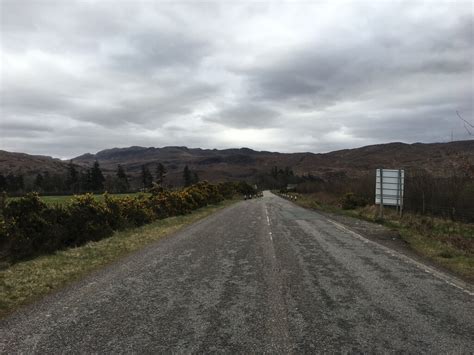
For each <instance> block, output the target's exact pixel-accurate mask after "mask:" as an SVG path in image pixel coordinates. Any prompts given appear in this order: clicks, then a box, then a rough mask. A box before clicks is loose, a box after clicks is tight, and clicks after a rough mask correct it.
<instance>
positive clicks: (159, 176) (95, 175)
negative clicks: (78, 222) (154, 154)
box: [0, 161, 199, 195]
mask: <svg viewBox="0 0 474 355" xmlns="http://www.w3.org/2000/svg"><path fill="white" fill-rule="evenodd" d="M154 167H155V169H154V171H153V170H150V167H149V165H142V167H141V174H140V177H139V180H138V181H137V179H135V180H132V179H131V178H130V176H129V175H127V172H126V171H125V169H124V168H123V167H122V166H121V165H118V166H117V170H116V172H115V174H111V175H104V174H103V173H102V170H101V168H100V165H99V162H98V161H95V162H94V164H93V165H92V166H91V167H90V168H88V169H81V170H80V169H78V168H77V166H76V165H75V164H74V163H73V162H72V161H71V162H69V165H68V168H67V171H66V173H65V174H57V173H56V174H51V173H49V172H47V171H46V172H43V173H38V174H36V176H35V177H34V178H33V179H31V178H26V177H25V176H24V175H23V174H22V173H16V174H13V173H9V174H7V175H3V174H1V173H0V191H5V192H7V193H9V194H10V195H23V194H25V193H27V192H31V191H35V192H39V193H41V194H43V195H48V194H59V195H67V194H78V193H86V192H92V193H102V192H104V191H108V192H111V193H125V192H131V191H141V190H144V189H149V188H151V187H152V186H153V184H158V185H160V186H165V185H166V186H167V187H172V186H170V185H169V184H166V175H167V172H168V171H167V169H166V167H165V166H164V165H163V164H162V163H156V165H155V166H154ZM182 174H183V185H184V186H190V185H192V184H195V183H197V182H199V176H198V175H197V173H196V172H195V171H192V170H191V169H190V168H189V167H188V166H187V165H186V166H185V167H184V169H183V173H182Z"/></svg>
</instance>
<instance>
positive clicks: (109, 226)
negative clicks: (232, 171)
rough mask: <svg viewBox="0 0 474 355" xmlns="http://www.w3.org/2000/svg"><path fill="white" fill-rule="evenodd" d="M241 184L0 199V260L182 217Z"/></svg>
mask: <svg viewBox="0 0 474 355" xmlns="http://www.w3.org/2000/svg"><path fill="white" fill-rule="evenodd" d="M249 188H251V187H249V185H248V184H246V183H220V184H217V185H212V184H210V183H208V182H206V181H203V182H199V183H197V184H195V185H192V186H189V187H187V188H184V189H182V190H180V191H165V190H163V189H162V188H152V189H151V191H150V192H151V194H150V195H140V196H138V197H130V196H127V197H114V196H110V195H108V194H107V193H106V194H105V196H104V199H103V201H98V200H96V199H94V197H93V195H91V194H85V195H80V196H74V198H73V199H72V200H71V201H70V202H69V203H67V204H65V205H47V204H45V203H44V202H42V201H41V198H40V197H39V195H38V194H37V193H30V194H28V195H26V196H25V197H22V198H19V199H11V200H10V199H8V200H6V201H5V199H3V200H2V201H1V203H0V264H10V263H14V262H17V261H19V260H22V259H26V258H32V257H35V256H37V255H41V254H45V253H51V252H54V251H56V250H59V249H64V248H69V247H75V246H80V245H83V244H85V243H87V242H89V241H97V240H100V239H102V238H106V237H109V236H111V235H112V233H113V232H114V231H117V230H122V229H125V228H130V227H137V226H141V225H144V224H147V223H151V222H153V221H154V220H157V219H162V218H167V217H171V216H177V215H183V214H187V213H190V212H191V211H193V210H195V209H198V208H201V207H204V206H206V205H209V204H215V203H218V202H220V201H222V200H224V199H225V198H231V197H232V196H233V195H234V194H236V193H239V192H241V191H242V190H248V189H249Z"/></svg>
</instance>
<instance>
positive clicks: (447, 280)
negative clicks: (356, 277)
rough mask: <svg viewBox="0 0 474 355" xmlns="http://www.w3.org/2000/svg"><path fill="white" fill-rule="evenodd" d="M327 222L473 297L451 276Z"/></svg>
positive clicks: (473, 294) (461, 283)
mask: <svg viewBox="0 0 474 355" xmlns="http://www.w3.org/2000/svg"><path fill="white" fill-rule="evenodd" d="M325 218H326V219H327V220H328V221H329V222H331V223H332V224H334V225H335V226H336V227H337V228H339V229H341V230H343V231H345V232H347V233H349V234H350V235H352V236H353V237H355V238H357V239H359V240H361V241H363V242H364V243H370V244H373V245H376V246H377V247H379V248H381V249H382V250H383V251H385V252H386V253H387V254H390V255H392V256H395V257H398V258H399V259H401V260H402V261H404V262H405V263H407V264H412V265H415V266H416V267H417V268H419V269H421V270H423V271H425V272H426V273H428V274H430V275H433V276H435V277H436V278H438V279H441V280H442V281H444V282H445V283H447V284H448V285H451V286H454V287H456V288H458V289H460V290H461V291H463V292H465V293H467V294H468V295H469V296H474V292H471V291H470V290H468V289H467V288H465V287H464V286H463V285H465V283H464V282H463V281H461V280H458V279H456V278H454V277H452V276H449V275H446V274H444V273H442V272H439V271H438V270H435V269H433V268H431V267H429V266H427V265H424V264H422V263H420V262H418V261H416V260H414V259H412V258H410V257H408V256H406V255H404V254H401V253H399V252H397V251H394V250H392V249H390V248H388V247H386V246H384V245H382V244H379V243H377V242H374V241H373V240H370V239H367V238H365V237H363V236H362V235H360V234H359V233H356V232H354V231H352V230H350V229H348V228H346V227H344V226H343V225H341V224H339V223H337V222H335V221H333V220H332V219H329V218H327V217H325Z"/></svg>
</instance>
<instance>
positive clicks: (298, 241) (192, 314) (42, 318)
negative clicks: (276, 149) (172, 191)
mask: <svg viewBox="0 0 474 355" xmlns="http://www.w3.org/2000/svg"><path fill="white" fill-rule="evenodd" d="M473 300H474V297H473V294H472V292H470V291H469V290H467V289H463V288H459V287H456V286H455V285H453V284H451V282H450V280H449V279H445V278H443V277H438V276H436V275H434V274H432V273H428V272H426V271H425V270H424V269H423V267H420V265H416V264H414V263H411V262H409V260H408V261H407V260H406V259H404V258H403V257H400V256H399V255H398V254H397V253H396V252H394V253H392V252H391V251H390V250H388V249H387V248H384V247H382V246H379V245H377V244H375V243H373V242H368V241H367V240H365V239H363V238H360V237H359V236H357V235H355V234H353V233H351V232H350V231H348V230H346V229H343V228H341V227H340V226H338V225H336V224H334V223H333V222H332V221H330V220H328V219H327V218H326V217H324V216H322V215H320V214H318V213H316V212H314V211H309V210H305V209H303V208H300V207H298V206H296V205H294V204H292V203H291V202H288V201H286V200H284V199H281V198H280V197H277V196H275V195H272V194H271V193H269V192H266V193H265V194H264V197H263V198H259V199H253V200H247V201H241V202H239V203H237V204H235V205H232V206H231V207H229V208H226V209H225V210H222V211H220V212H218V213H216V214H214V215H212V216H210V217H208V218H206V219H204V220H202V221H200V222H198V223H196V224H194V225H192V226H190V227H188V228H186V229H184V230H182V231H181V232H179V233H176V234H175V235H173V236H170V237H167V238H165V239H162V240H161V241H159V242H156V243H154V244H152V245H150V246H148V247H146V248H145V249H143V250H142V251H140V252H138V253H135V254H132V255H130V256H129V257H126V258H125V259H122V260H120V261H119V262H117V263H115V264H112V265H110V266H109V267H107V268H105V269H102V270H100V271H99V272H96V273H94V274H92V275H90V276H88V277H86V278H85V279H84V280H82V281H80V282H78V283H75V284H73V285H72V286H70V287H67V288H66V289H64V290H62V291H60V292H58V293H56V294H54V295H51V296H48V297H46V298H45V299H43V300H42V301H40V302H37V303H35V304H33V305H32V306H29V307H26V308H23V309H21V310H20V311H18V312H17V313H16V314H14V315H13V316H10V317H8V318H6V319H4V320H2V321H0V352H2V353H12V352H28V353H64V352H68V353H71V352H72V353H90V352H98V353H117V352H118V353H123V352H165V351H166V352H178V353H189V352H206V353H207V352H212V351H225V352H244V353H248V352H264V351H265V352H275V353H301V352H333V351H339V352H352V351H354V352H356V351H363V352H378V353H380V352H394V351H402V352H416V353H419V352H426V353H446V352H450V353H453V352H454V353H470V352H472V351H473V350H474V340H473V336H474V303H473Z"/></svg>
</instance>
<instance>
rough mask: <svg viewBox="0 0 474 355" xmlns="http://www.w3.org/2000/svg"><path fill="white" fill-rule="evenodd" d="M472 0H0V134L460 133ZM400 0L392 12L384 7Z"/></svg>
mask: <svg viewBox="0 0 474 355" xmlns="http://www.w3.org/2000/svg"><path fill="white" fill-rule="evenodd" d="M473 11H474V10H473V8H472V6H471V4H470V3H469V2H455V3H453V2H449V1H440V2H437V3H436V6H432V5H431V4H429V3H426V2H421V1H415V2H410V3H387V2H383V3H360V2H356V1H353V2H350V1H349V2H343V3H337V2H336V3H335V2H329V1H328V2H325V1H318V2H305V3H300V2H296V3H294V2H284V3H277V2H268V3H252V2H245V3H241V4H236V3H228V2H224V3H217V2H215V3H212V2H211V3H209V2H206V3H203V2H200V1H196V2H192V3H172V4H171V3H161V2H158V3H150V2H146V1H136V2H134V1H121V2H120V6H113V3H111V2H109V1H103V2H95V1H88V2H84V1H70V2H69V1H68V2H67V3H65V2H62V1H57V0H53V1H48V2H38V1H34V0H26V1H22V2H18V1H14V0H5V1H2V2H1V4H0V12H1V19H2V21H1V24H0V30H1V35H2V41H1V43H0V51H1V58H2V66H1V68H0V71H1V82H0V83H1V85H0V95H1V103H0V105H1V107H0V108H1V120H0V132H1V133H0V138H1V139H0V149H3V150H6V151H16V152H24V153H27V154H34V155H46V156H53V157H59V158H60V159H70V158H71V157H77V156H79V155H81V154H84V153H85V152H98V151H100V150H103V149H110V148H108V147H114V146H155V145H157V142H159V144H160V145H162V146H196V147H201V148H203V149H232V148H234V147H249V148H250V149H253V150H256V151H272V152H282V153H295V152H313V153H315V154H317V153H327V152H331V151H335V150H341V149H352V148H354V147H362V146H367V145H374V144H385V143H386V142H406V144H412V143H415V142H423V143H426V144H429V143H434V142H449V141H453V140H456V141H460V140H471V139H472V133H474V131H473V130H472V129H471V128H472V125H473V123H474V119H473V100H472V97H474V89H473V85H474V84H473V83H474V76H473V75H474V74H473V73H474V71H473V62H474V58H473V56H472V50H473V49H474V30H473V15H474V12H473ZM394 15H395V16H394Z"/></svg>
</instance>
